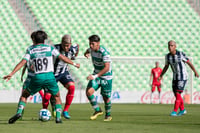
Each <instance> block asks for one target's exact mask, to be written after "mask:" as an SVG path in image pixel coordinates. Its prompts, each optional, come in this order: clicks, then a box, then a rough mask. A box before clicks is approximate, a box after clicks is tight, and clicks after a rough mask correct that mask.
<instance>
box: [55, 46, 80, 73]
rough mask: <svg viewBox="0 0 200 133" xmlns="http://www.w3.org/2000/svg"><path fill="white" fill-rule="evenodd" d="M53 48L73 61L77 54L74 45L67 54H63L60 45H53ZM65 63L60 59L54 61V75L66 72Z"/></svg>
mask: <svg viewBox="0 0 200 133" xmlns="http://www.w3.org/2000/svg"><path fill="white" fill-rule="evenodd" d="M54 46H55V48H56V49H57V50H58V51H59V52H60V53H61V54H62V55H64V56H66V57H68V58H69V59H75V55H76V53H77V52H78V45H77V44H74V45H71V47H70V49H69V51H68V52H65V51H64V50H63V48H62V46H61V44H56V45H54ZM67 66H68V65H67V63H65V62H63V61H62V60H60V59H56V60H55V61H54V75H55V76H58V75H59V74H62V73H64V72H65V71H68V68H67Z"/></svg>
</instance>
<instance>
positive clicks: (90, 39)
mask: <svg viewBox="0 0 200 133" xmlns="http://www.w3.org/2000/svg"><path fill="white" fill-rule="evenodd" d="M88 39H89V41H90V42H100V37H99V36H98V35H91V36H90V37H89V38H88Z"/></svg>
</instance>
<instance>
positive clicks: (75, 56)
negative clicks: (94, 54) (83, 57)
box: [75, 44, 79, 57]
mask: <svg viewBox="0 0 200 133" xmlns="http://www.w3.org/2000/svg"><path fill="white" fill-rule="evenodd" d="M78 53H79V45H78V44H77V51H76V54H75V57H77V56H78Z"/></svg>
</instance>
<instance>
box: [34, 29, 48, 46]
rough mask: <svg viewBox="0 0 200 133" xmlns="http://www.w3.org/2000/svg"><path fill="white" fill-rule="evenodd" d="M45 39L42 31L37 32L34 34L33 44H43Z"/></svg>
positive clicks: (44, 33) (45, 35) (45, 36)
mask: <svg viewBox="0 0 200 133" xmlns="http://www.w3.org/2000/svg"><path fill="white" fill-rule="evenodd" d="M45 39H47V34H46V32H44V31H42V30H38V31H36V32H35V43H36V44H37V43H44V41H45Z"/></svg>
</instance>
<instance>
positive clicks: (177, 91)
mask: <svg viewBox="0 0 200 133" xmlns="http://www.w3.org/2000/svg"><path fill="white" fill-rule="evenodd" d="M186 82H187V81H173V83H172V87H173V92H174V95H175V97H176V100H175V104H174V110H173V111H172V113H171V116H177V111H178V109H179V108H181V110H180V112H179V113H178V115H179V116H180V115H183V114H186V110H185V109H184V103H183V98H182V96H181V93H182V92H183V90H184V87H185V84H186Z"/></svg>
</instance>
